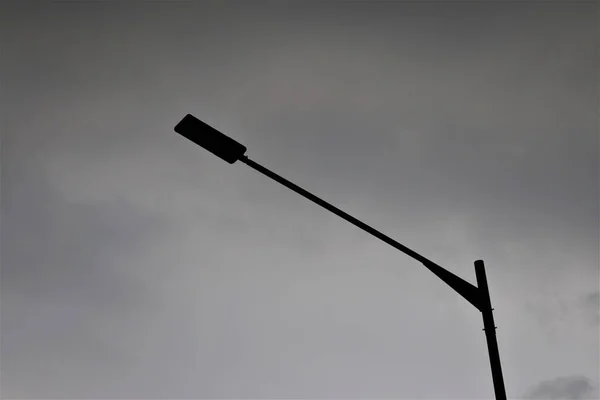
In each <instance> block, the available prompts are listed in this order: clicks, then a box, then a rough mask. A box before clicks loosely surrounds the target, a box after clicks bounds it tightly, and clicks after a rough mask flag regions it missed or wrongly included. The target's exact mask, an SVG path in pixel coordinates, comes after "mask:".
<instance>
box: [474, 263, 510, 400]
mask: <svg viewBox="0 0 600 400" xmlns="http://www.w3.org/2000/svg"><path fill="white" fill-rule="evenodd" d="M475 275H476V276H477V287H478V289H479V290H480V292H479V293H480V296H481V297H480V302H481V303H480V305H481V315H482V317H483V330H484V331H485V337H486V339H487V345H488V353H489V354H490V365H491V368H492V380H493V381H494V392H495V393H496V400H506V389H505V388H504V378H503V377H502V366H501V365H500V352H499V351H498V342H497V340H496V325H495V324H494V315H493V314H492V310H493V308H492V301H491V299H490V291H489V289H488V283H487V277H486V275H485V266H484V264H483V261H482V260H477V261H475Z"/></svg>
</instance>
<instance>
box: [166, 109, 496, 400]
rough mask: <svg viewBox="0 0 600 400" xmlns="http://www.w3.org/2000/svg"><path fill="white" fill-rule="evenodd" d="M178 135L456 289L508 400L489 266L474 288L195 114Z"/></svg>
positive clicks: (478, 271) (479, 266) (480, 269)
mask: <svg viewBox="0 0 600 400" xmlns="http://www.w3.org/2000/svg"><path fill="white" fill-rule="evenodd" d="M175 132H177V133H179V134H180V135H182V136H184V137H185V138H187V139H189V140H191V141H192V142H194V143H196V144H197V145H199V146H201V147H203V148H204V149H206V150H208V151H209V152H211V153H213V154H214V155H216V156H217V157H220V158H222V159H223V160H225V161H227V162H228V163H230V164H233V163H235V162H236V161H238V160H239V161H241V162H243V163H244V164H246V165H248V166H249V167H251V168H253V169H254V170H256V171H258V172H260V173H262V174H263V175H266V176H268V177H269V178H271V179H273V180H274V181H276V182H279V183H281V184H282V185H284V186H285V187H287V188H289V189H291V190H293V191H294V192H296V193H298V194H299V195H301V196H303V197H305V198H307V199H309V200H311V201H312V202H314V203H316V204H318V205H320V206H321V207H323V208H325V209H326V210H329V211H331V212H332V213H334V214H335V215H337V216H339V217H341V218H343V219H345V220H346V221H348V222H350V223H351V224H353V225H355V226H357V227H358V228H360V229H362V230H363V231H365V232H368V233H370V234H371V235H373V236H375V237H376V238H378V239H380V240H382V241H383V242H385V243H387V244H389V245H390V246H392V247H394V248H396V249H398V250H400V251H401V252H403V253H404V254H406V255H408V256H409V257H412V258H413V259H415V260H417V261H419V262H420V263H422V264H423V265H424V266H425V267H426V268H427V269H429V270H430V271H431V272H433V273H434V274H435V275H436V276H437V277H438V278H440V279H441V280H442V281H444V282H445V283H446V284H447V285H448V286H450V287H451V288H452V289H454V290H455V291H456V292H457V293H458V294H460V295H461V296H462V297H463V298H465V299H466V300H467V301H468V302H469V303H471V304H472V305H473V306H475V308H477V309H478V310H479V311H480V312H481V315H482V317H483V330H484V331H485V337H486V339H487V346H488V353H489V357H490V366H491V371H492V381H493V384H494V392H495V394H496V400H506V391H505V388H504V378H503V377H502V367H501V365H500V354H499V351H498V342H497V340H496V326H495V325H494V315H493V313H492V310H493V308H492V303H491V300H490V293H489V290H488V283H487V278H486V274H485V266H484V264H483V261H482V260H477V261H475V275H476V277H477V286H474V285H472V284H470V283H469V282H467V281H465V280H463V279H462V278H460V277H458V276H456V275H454V274H453V273H451V272H450V271H447V270H446V269H444V268H442V267H441V266H439V265H437V264H436V263H434V262H433V261H431V260H428V259H427V258H425V257H424V256H422V255H421V254H419V253H417V252H416V251H414V250H411V249H409V248H408V247H406V246H404V245H402V244H400V243H398V242H397V241H395V240H394V239H392V238H390V237H389V236H387V235H385V234H383V233H381V232H379V231H378V230H376V229H374V228H372V227H370V226H369V225H367V224H365V223H364V222H362V221H360V220H358V219H356V218H354V217H353V216H351V215H349V214H347V213H346V212H344V211H342V210H340V209H339V208H337V207H335V206H333V205H331V204H329V203H327V202H326V201H324V200H322V199H320V198H319V197H317V196H315V195H314V194H312V193H309V192H308V191H306V190H304V189H302V188H301V187H299V186H297V185H295V184H294V183H292V182H290V181H288V180H287V179H285V178H283V177H281V176H279V175H277V174H276V173H274V172H273V171H270V170H268V169H267V168H265V167H263V166H262V165H260V164H258V163H257V162H255V161H253V160H250V159H249V158H248V157H247V156H246V155H245V154H244V153H246V150H247V149H246V146H244V145H242V144H240V143H238V142H236V141H235V140H233V139H231V138H230V137H228V136H226V135H224V134H223V133H221V132H219V131H218V130H216V129H214V128H213V127H211V126H209V125H207V124H206V123H204V122H202V121H200V120H199V119H197V118H196V117H194V116H193V115H191V114H187V115H186V116H185V117H184V118H183V119H182V120H181V121H180V122H179V123H178V124H177V125H176V126H175Z"/></svg>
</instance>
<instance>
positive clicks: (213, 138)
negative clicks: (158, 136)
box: [175, 114, 247, 164]
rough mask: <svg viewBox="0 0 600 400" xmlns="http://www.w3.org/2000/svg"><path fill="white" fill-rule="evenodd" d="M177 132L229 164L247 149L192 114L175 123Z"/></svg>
mask: <svg viewBox="0 0 600 400" xmlns="http://www.w3.org/2000/svg"><path fill="white" fill-rule="evenodd" d="M175 132H177V133H179V134H180V135H181V136H183V137H185V138H187V139H189V140H191V141H192V142H194V143H196V144H197V145H199V146H200V147H203V148H205V149H206V150H208V151H210V152H211V153H213V154H214V155H216V156H217V157H220V158H222V159H223V160H225V161H227V162H228V163H229V164H233V163H234V162H236V161H237V160H239V159H240V158H241V157H242V156H243V155H244V153H245V152H246V150H247V149H246V146H244V145H243V144H241V143H238V142H236V141H235V140H233V139H232V138H230V137H229V136H226V135H224V134H222V133H221V132H219V131H218V130H216V129H215V128H213V127H212V126H210V125H208V124H206V123H204V122H202V121H200V120H199V119H198V118H196V117H194V116H193V115H191V114H188V115H186V116H185V117H183V119H182V120H181V121H179V123H178V124H177V125H175Z"/></svg>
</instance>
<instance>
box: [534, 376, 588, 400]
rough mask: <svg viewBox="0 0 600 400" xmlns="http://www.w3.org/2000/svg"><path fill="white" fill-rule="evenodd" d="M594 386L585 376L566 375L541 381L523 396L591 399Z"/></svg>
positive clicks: (550, 398) (547, 398)
mask: <svg viewBox="0 0 600 400" xmlns="http://www.w3.org/2000/svg"><path fill="white" fill-rule="evenodd" d="M593 393H594V386H593V384H592V382H591V381H590V379H589V378H587V377H585V376H568V377H560V378H555V379H552V380H548V381H543V382H540V383H538V384H537V385H535V386H534V387H533V388H532V389H531V390H530V391H529V392H528V394H527V395H526V396H525V397H526V398H527V399H543V400H583V399H592V398H593V397H592V395H593Z"/></svg>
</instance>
